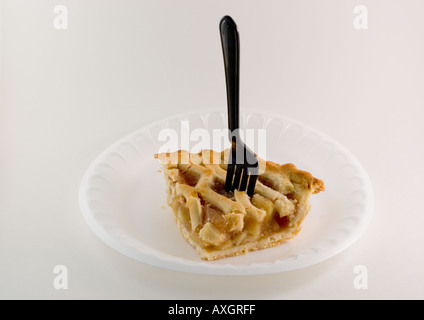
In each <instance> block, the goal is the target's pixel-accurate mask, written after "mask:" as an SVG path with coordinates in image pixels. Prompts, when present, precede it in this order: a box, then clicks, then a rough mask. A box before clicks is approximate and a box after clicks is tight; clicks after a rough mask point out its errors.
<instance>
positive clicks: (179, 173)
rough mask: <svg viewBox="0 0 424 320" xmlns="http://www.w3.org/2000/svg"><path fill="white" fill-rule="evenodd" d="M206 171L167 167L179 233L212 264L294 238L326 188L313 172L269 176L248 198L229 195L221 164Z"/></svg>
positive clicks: (170, 200)
mask: <svg viewBox="0 0 424 320" xmlns="http://www.w3.org/2000/svg"><path fill="white" fill-rule="evenodd" d="M267 164H268V163H267ZM274 165H275V166H278V165H276V164H272V166H274ZM272 166H271V168H274V167H272ZM205 167H206V166H204V165H203V164H200V165H199V164H196V165H194V164H191V165H181V164H179V163H178V164H164V168H165V177H166V181H167V185H168V204H169V205H170V207H171V208H172V210H173V212H174V214H175V218H176V220H177V223H178V226H179V229H180V230H181V232H182V233H183V236H184V237H185V238H186V240H187V241H188V242H189V243H190V244H192V245H193V246H194V247H196V249H197V252H198V253H199V255H200V256H201V257H202V258H204V259H208V260H214V259H218V258H222V257H225V256H232V255H238V254H242V253H246V252H247V251H252V250H258V249H263V248H266V247H271V246H275V245H277V244H279V243H281V242H282V241H284V240H287V239H289V238H291V237H293V236H294V235H295V234H297V232H298V231H299V229H300V223H301V221H302V220H303V218H304V216H305V215H306V214H307V212H308V211H309V206H310V205H309V201H308V200H309V196H310V194H311V193H318V192H319V191H323V189H324V187H323V183H322V181H321V180H318V179H315V178H313V177H312V176H311V175H310V174H309V173H301V174H298V176H296V174H294V175H293V177H290V175H289V174H286V173H284V174H282V173H279V171H278V172H277V171H276V172H277V173H278V174H276V172H270V173H267V172H265V174H264V175H260V176H258V181H257V183H256V187H255V192H254V194H253V196H252V197H249V196H248V195H247V193H246V192H244V191H243V192H240V191H238V190H235V191H234V192H226V191H225V188H224V183H225V174H226V171H225V169H226V167H225V166H224V165H223V164H219V165H216V166H215V167H211V168H213V170H211V169H210V168H205ZM293 167H294V166H293ZM275 168H277V169H278V168H279V167H275ZM289 169H290V170H292V171H293V172H297V171H298V172H303V171H299V170H297V169H295V167H294V169H293V168H292V167H289ZM278 170H280V169H278ZM290 170H289V171H288V172H289V173H290V172H291V171H290ZM280 171H281V170H280ZM211 172H213V174H212V173H211ZM306 174H307V175H306ZM303 176H306V177H307V178H308V179H304V177H303ZM205 177H207V178H205ZM275 177H277V178H278V179H277V178H275ZM255 244H257V245H255ZM210 253H214V254H210Z"/></svg>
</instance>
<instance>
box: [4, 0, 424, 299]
mask: <svg viewBox="0 0 424 320" xmlns="http://www.w3.org/2000/svg"><path fill="white" fill-rule="evenodd" d="M57 5H63V6H65V7H66V8H67V11H68V28H67V29H65V30H61V29H56V28H55V25H54V19H55V16H56V14H55V13H54V8H55V6H57ZM357 5H366V8H367V9H368V29H365V30H357V29H355V28H354V25H353V21H354V19H355V13H354V8H355V6H357ZM0 10H1V26H0V29H1V38H0V41H1V51H0V54H1V56H0V59H1V69H0V70H1V106H0V137H1V140H0V148H1V153H0V154H1V157H0V298H2V299H177V298H179V299H233V298H236V299H404V298H405V299H406V298H412V299H423V298H424V272H423V270H424V256H423V243H424V232H423V231H422V230H423V223H424V210H423V206H422V198H423V194H424V183H423V181H424V174H423V168H422V167H423V164H424V148H423V147H424V143H423V137H424V126H423V125H422V122H423V119H424V90H423V86H424V19H422V13H423V12H424V2H423V1H420V0H403V1H400V0H371V1H366V3H365V1H359V0H358V1H353V0H346V1H337V0H319V1H313V0H298V1H295V0H284V1H276V0H274V1H268V0H267V1H258V0H255V1H253V0H233V1H224V0H218V1H217V0H215V1H212V0H204V1H195V0H178V1H176V0H156V1H148V0H138V1H135V0H133V1H132V0H124V1H123V0H119V1H118V0H72V1H71V0H61V1H58V0H36V1H31V0H27V1H23V0H3V1H1V7H0ZM227 14H228V15H231V16H232V17H233V18H234V19H235V20H236V22H237V24H238V27H239V31H240V37H241V43H242V58H241V70H242V71H241V88H240V90H241V92H240V94H241V105H242V107H246V108H248V109H258V110H263V111H269V112H271V113H277V114H280V115H282V116H285V117H288V118H291V119H294V120H297V121H300V122H303V123H305V124H306V125H308V126H310V127H313V128H315V129H317V130H319V131H321V132H323V133H325V134H327V135H329V136H331V137H333V138H334V139H336V140H337V141H338V142H340V143H341V144H343V145H344V146H345V147H346V148H348V149H349V150H350V151H351V152H352V153H353V154H354V155H355V156H356V157H357V158H358V159H359V160H360V162H361V163H362V165H363V166H364V168H365V169H366V170H367V172H368V174H369V176H370V178H371V180H372V183H373V186H374V189H375V201H376V203H375V211H374V214H373V219H372V221H371V223H370V225H369V227H368V229H367V230H366V232H365V233H364V234H363V236H362V237H361V238H360V239H359V240H358V241H357V242H356V243H355V244H354V245H352V246H351V247H349V248H348V249H347V250H345V251H343V252H342V253H340V254H339V255H337V256H335V257H333V258H331V259H329V260H327V261H324V262H322V263H319V264H316V265H314V266H310V267H307V268H304V269H300V270H295V271H290V272H285V273H277V274H270V275H261V276H241V277H221V276H202V275H193V274H187V273H179V272H174V271H168V270H164V269H159V268H156V267H153V266H149V265H145V264H143V263H140V262H137V261H134V260H131V259H130V258H127V257H125V256H123V255H121V254H119V253H118V252H116V251H114V250H113V249H111V248H109V247H108V246H106V245H105V244H104V243H103V242H101V241H100V240H99V239H98V238H97V237H96V236H95V235H94V233H93V232H92V231H91V230H90V229H89V227H88V226H87V224H86V223H85V221H84V220H83V218H82V215H81V212H80V209H79V204H78V188H79V184H80V181H81V177H82V174H83V173H84V171H85V170H86V168H87V167H88V165H89V164H90V163H91V162H92V161H93V160H94V159H95V157H96V156H97V155H98V154H99V153H100V152H101V151H103V150H104V149H105V148H106V147H108V146H109V145H110V144H112V143H113V142H115V141H116V140H118V139H120V138H121V137H123V136H125V135H127V134H129V133H131V132H133V131H135V130H136V129H138V128H140V127H142V126H143V125H147V124H149V123H151V122H152V121H156V120H159V119H161V118H163V117H166V116H169V115H173V114H178V113H181V112H185V111H192V110H200V109H203V108H205V109H206V108H207V109H210V108H224V110H225V103H226V97H225V84H224V83H225V82H224V69H223V63H222V51H221V47H220V40H219V33H218V23H219V20H220V19H221V17H222V16H224V15H227ZM57 265H65V266H67V268H68V276H69V278H68V285H69V288H68V289H67V290H56V289H55V288H54V286H53V281H54V279H55V276H56V275H55V274H54V268H55V266H57ZM358 265H362V266H365V267H366V269H367V271H368V289H362V290H358V289H355V286H354V284H353V283H354V279H355V276H356V274H355V273H354V269H355V267H356V266H358Z"/></svg>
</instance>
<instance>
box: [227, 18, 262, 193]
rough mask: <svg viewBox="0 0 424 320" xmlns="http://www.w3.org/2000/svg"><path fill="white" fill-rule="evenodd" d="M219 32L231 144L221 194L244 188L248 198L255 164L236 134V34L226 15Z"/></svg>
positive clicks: (249, 152) (237, 46) (230, 19)
mask: <svg viewBox="0 0 424 320" xmlns="http://www.w3.org/2000/svg"><path fill="white" fill-rule="evenodd" d="M219 30H220V34H221V44H222V52H223V55H224V65H225V78H226V84H227V107H228V109H227V113H228V127H229V129H230V133H229V139H230V141H231V150H230V156H229V159H228V167H227V176H226V180H225V191H227V192H230V191H232V192H234V190H235V189H237V190H239V191H246V188H247V194H248V195H249V196H250V197H251V196H253V192H254V190H255V185H256V180H257V178H258V171H259V162H258V158H257V157H256V155H255V154H254V153H253V152H252V151H251V150H250V149H249V148H248V147H247V146H246V145H245V144H244V142H243V141H242V140H241V137H240V131H239V83H240V76H239V68H240V41H239V35H238V31H237V25H236V23H235V22H234V20H233V19H232V18H231V17H230V16H225V17H223V18H222V19H221V22H220V24H219Z"/></svg>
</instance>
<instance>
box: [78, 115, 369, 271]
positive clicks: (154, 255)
mask: <svg viewBox="0 0 424 320" xmlns="http://www.w3.org/2000/svg"><path fill="white" fill-rule="evenodd" d="M182 121H188V124H189V126H190V130H193V129H196V128H202V129H203V128H204V129H206V130H208V132H210V133H211V134H212V131H213V129H217V128H218V129H219V128H226V126H227V118H226V114H225V113H221V112H216V111H202V112H198V113H187V114H181V115H176V116H173V117H169V118H166V119H163V120H160V121H157V122H155V123H152V124H150V125H148V126H145V127H143V128H140V129H139V130H137V131H136V132H134V133H132V134H130V135H128V136H126V137H124V138H122V139H121V140H119V141H118V142H116V143H114V144H113V145H112V146H110V147H109V148H107V150H105V151H104V152H102V153H101V154H100V155H99V156H98V157H97V159H95V160H94V162H93V163H92V164H91V165H90V166H89V168H88V169H87V171H86V172H85V174H84V176H83V179H82V182H81V185H80V193H79V199H80V206H81V210H82V214H83V216H84V218H85V220H86V222H87V224H88V225H89V226H90V228H91V229H92V230H93V232H94V233H95V234H96V235H97V236H98V237H99V238H100V239H101V240H103V241H104V242H105V243H106V244H107V245H109V246H110V247H112V248H114V249H116V250H117V251H119V252H120V253H122V254H124V255H127V256H129V257H131V258H134V259H136V260H138V261H141V262H143V263H147V264H150V265H154V266H158V267H162V268H167V269H172V270H177V271H183V272H190V273H200V274H215V275H252V274H266V273H275V272H283V271H288V270H294V269H298V268H302V267H306V266H309V265H312V264H315V263H318V262H321V261H323V260H326V259H328V258H330V257H333V256H334V255H336V254H337V253H339V252H341V251H342V250H344V249H346V248H348V247H349V246H350V245H351V244H352V243H354V242H355V241H356V240H357V239H358V238H359V237H360V236H361V234H362V233H363V232H364V231H365V229H366V227H367V225H368V223H369V221H370V219H371V216H372V211H373V201H374V196H373V189H372V185H371V182H370V179H369V177H368V175H367V173H366V172H365V170H364V168H363V167H362V166H361V164H360V163H359V161H358V160H357V159H356V158H355V157H354V156H353V155H352V154H351V153H350V152H349V151H348V150H346V148H344V147H343V146H341V145H340V144H339V143H337V142H336V141H334V140H333V139H331V138H330V137H328V136H326V135H324V134H322V133H320V132H318V131H317V130H314V129H312V128H309V127H308V126H305V125H303V124H301V123H299V122H296V121H293V120H290V119H287V118H284V117H280V116H275V115H266V114H259V113H245V114H242V115H241V120H240V123H241V127H242V128H243V127H244V128H254V129H266V139H267V140H266V145H267V148H266V160H271V161H274V162H277V163H288V162H292V163H294V164H295V165H296V166H297V167H298V168H299V169H301V170H306V171H309V172H311V173H312V174H313V175H314V176H315V177H317V178H320V179H322V180H323V181H324V182H325V187H326V191H325V192H322V193H319V194H317V195H312V197H311V203H312V208H311V211H310V213H309V215H308V216H307V217H306V219H305V220H304V222H303V224H302V230H301V231H300V233H299V234H298V235H297V237H295V238H294V239H292V240H289V241H287V242H285V243H283V244H281V245H280V246H277V247H274V248H269V249H264V250H260V251H256V252H250V253H248V254H246V255H242V256H237V257H229V258H224V259H221V260H217V261H204V260H202V259H200V258H199V257H198V256H197V254H196V253H195V250H194V249H193V248H192V247H191V246H190V245H189V244H188V243H187V242H186V241H185V240H184V239H183V237H182V236H181V235H180V233H179V231H178V229H177V225H176V223H175V221H174V217H173V214H172V211H171V209H170V208H169V207H168V206H167V205H166V192H165V190H166V186H165V181H164V178H163V173H161V172H159V170H160V169H161V167H160V164H159V163H158V161H157V160H155V159H154V158H153V154H154V153H157V152H158V150H159V148H160V147H161V146H163V144H164V142H163V141H162V142H161V141H158V135H159V133H160V132H161V131H162V130H163V129H164V128H170V129H174V130H175V131H176V132H181V124H182ZM185 124H187V122H186V123H185ZM180 134H184V133H180ZM195 144H196V142H195V141H192V144H191V145H190V148H191V147H194V145H195ZM197 147H199V145H197ZM200 147H202V146H200ZM224 147H225V146H224ZM253 149H256V148H253ZM192 151H195V150H192ZM217 151H219V150H217ZM255 151H256V150H255ZM259 155H260V156H263V155H261V154H259Z"/></svg>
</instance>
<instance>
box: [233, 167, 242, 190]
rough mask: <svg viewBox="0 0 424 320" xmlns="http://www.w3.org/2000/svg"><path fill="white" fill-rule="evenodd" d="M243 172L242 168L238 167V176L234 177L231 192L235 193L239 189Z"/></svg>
mask: <svg viewBox="0 0 424 320" xmlns="http://www.w3.org/2000/svg"><path fill="white" fill-rule="evenodd" d="M242 170H243V167H242V166H239V165H237V166H236V174H235V175H234V180H233V185H232V186H231V191H234V190H235V189H238V188H239V185H240V179H241V175H242Z"/></svg>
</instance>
